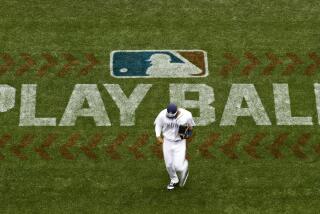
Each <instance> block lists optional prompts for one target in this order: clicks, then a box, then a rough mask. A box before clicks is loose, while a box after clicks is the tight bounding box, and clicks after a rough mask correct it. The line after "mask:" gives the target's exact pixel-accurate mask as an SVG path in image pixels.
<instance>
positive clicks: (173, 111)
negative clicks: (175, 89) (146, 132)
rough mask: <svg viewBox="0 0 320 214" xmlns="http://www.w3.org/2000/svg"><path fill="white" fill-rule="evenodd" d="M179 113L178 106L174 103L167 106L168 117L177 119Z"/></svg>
mask: <svg viewBox="0 0 320 214" xmlns="http://www.w3.org/2000/svg"><path fill="white" fill-rule="evenodd" d="M177 111H178V107H177V105H176V104H174V103H170V104H169V105H168V106H167V117H169V118H173V117H175V116H176V115H177Z"/></svg>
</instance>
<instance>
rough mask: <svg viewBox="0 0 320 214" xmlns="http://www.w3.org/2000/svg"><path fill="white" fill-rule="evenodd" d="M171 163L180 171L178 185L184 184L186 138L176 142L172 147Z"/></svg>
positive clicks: (186, 170) (187, 172) (186, 168)
mask: <svg viewBox="0 0 320 214" xmlns="http://www.w3.org/2000/svg"><path fill="white" fill-rule="evenodd" d="M173 164H174V168H175V170H176V171H178V172H179V173H180V179H179V180H180V186H184V184H185V182H186V180H187V178H188V175H189V170H188V165H189V163H188V160H186V140H182V141H181V142H178V143H177V144H176V146H175V149H174V158H173Z"/></svg>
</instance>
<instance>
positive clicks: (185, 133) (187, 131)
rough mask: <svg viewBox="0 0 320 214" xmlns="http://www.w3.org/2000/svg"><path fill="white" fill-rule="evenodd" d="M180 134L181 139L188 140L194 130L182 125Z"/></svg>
mask: <svg viewBox="0 0 320 214" xmlns="http://www.w3.org/2000/svg"><path fill="white" fill-rule="evenodd" d="M178 134H179V136H180V138H181V139H188V138H190V137H191V136H192V129H191V127H190V126H188V125H180V126H179V131H178Z"/></svg>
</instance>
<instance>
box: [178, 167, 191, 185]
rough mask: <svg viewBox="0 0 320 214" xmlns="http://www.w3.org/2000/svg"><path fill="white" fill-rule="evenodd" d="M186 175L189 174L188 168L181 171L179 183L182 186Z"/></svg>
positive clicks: (186, 177)
mask: <svg viewBox="0 0 320 214" xmlns="http://www.w3.org/2000/svg"><path fill="white" fill-rule="evenodd" d="M188 176H189V170H188V169H187V170H186V171H184V172H182V173H181V179H180V183H179V185H180V187H183V186H184V185H185V184H186V181H187V179H188Z"/></svg>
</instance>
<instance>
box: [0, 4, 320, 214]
mask: <svg viewBox="0 0 320 214" xmlns="http://www.w3.org/2000/svg"><path fill="white" fill-rule="evenodd" d="M0 5H1V6H0V15H1V16H0V41H1V42H0V44H1V45H0V48H1V50H0V51H1V52H2V53H9V54H10V55H11V56H12V57H13V59H14V61H15V66H14V67H13V68H11V69H10V71H8V72H7V73H5V74H3V75H2V76H1V77H0V83H1V84H9V85H11V86H14V87H16V88H17V98H16V106H15V108H14V109H12V110H10V111H9V112H6V113H1V114H0V124H1V133H0V134H1V135H3V134H5V133H10V134H11V135H12V139H11V140H10V141H9V142H8V143H7V144H5V145H3V146H2V148H1V149H0V152H1V153H2V154H3V156H4V157H5V158H4V159H3V160H0V180H1V181H0V213H200V212H202V213H235V214H239V213H290V214H291V213H319V208H320V205H319V196H320V179H319V178H320V170H319V168H320V163H319V161H318V159H317V156H318V155H317V153H316V152H315V150H314V149H313V147H314V146H315V145H316V144H317V143H318V142H319V139H320V137H319V136H318V134H319V125H317V114H316V106H315V101H314V93H313V90H314V89H313V83H315V82H317V80H318V78H319V71H320V70H319V68H318V69H317V71H316V74H315V75H313V76H311V77H310V76H305V75H303V71H304V69H305V68H306V67H307V66H308V65H309V64H311V63H312V62H313V61H312V60H311V59H309V58H308V55H307V54H308V53H309V52H317V53H318V55H319V54H320V47H319V44H320V43H319V42H320V40H319V38H320V37H319V36H320V16H319V12H320V3H319V1H316V0H310V1H302V0H295V1H284V0H268V1H262V0H259V1H253V0H251V1H240V0H237V1H231V0H219V1H218V0H214V1H206V0H198V1H191V0H190V1H187V0H179V1H175V0H174V1H150V0H149V1H122V0H121V1H105V0H94V1H84V0H79V1H63V0H55V1H47V0H41V1H40V0H30V1H21V0H1V2H0ZM121 49H202V50H205V51H207V53H208V59H209V64H208V65H209V71H210V75H209V76H208V77H207V78H199V79H150V80H149V79H148V80H146V79H132V80H131V79H127V80H123V79H115V78H113V77H111V76H110V75H109V53H110V52H111V51H112V50H121ZM247 51H250V52H252V53H254V54H255V55H256V56H257V57H258V58H259V59H260V60H261V64H260V65H258V66H257V68H255V69H254V71H253V72H252V74H250V76H249V77H247V76H241V75H240V72H241V70H242V69H243V67H244V66H245V65H246V64H248V60H247V59H246V58H244V56H243V55H244V54H245V52H247ZM226 52H231V53H232V54H233V55H234V56H236V57H238V58H239V59H240V65H238V66H237V67H236V68H235V69H234V70H233V71H232V72H231V74H229V75H228V77H222V76H220V75H219V72H220V70H221V68H222V67H223V66H224V65H225V64H227V63H228V61H227V60H226V59H225V58H224V57H223V54H224V53H226ZM266 52H272V53H274V54H275V55H277V56H279V57H281V59H282V60H283V64H282V65H278V66H277V67H276V68H275V70H274V71H272V75H271V76H262V75H260V73H261V71H262V70H263V69H264V67H265V66H266V65H268V63H269V61H268V60H267V58H266V56H265V53H266ZM287 52H294V53H296V54H297V55H298V56H299V57H300V58H301V60H302V61H303V62H304V64H302V65H298V67H297V68H296V70H295V71H294V73H293V74H292V75H289V76H282V75H281V72H282V71H283V70H284V69H285V67H286V66H287V65H288V63H290V60H289V59H288V58H286V53H287ZM20 53H29V54H31V55H32V57H33V58H34V59H35V61H36V62H37V65H35V66H33V67H32V69H31V70H30V71H28V72H26V73H25V74H24V75H22V76H20V77H16V76H15V71H16V70H17V69H18V68H19V67H20V65H21V64H23V63H24V61H23V60H22V58H21V57H20V55H19V54H20ZM42 53H50V54H52V55H53V56H54V57H55V58H56V59H57V60H58V62H59V63H58V65H57V66H56V67H54V68H51V69H49V73H48V74H46V75H44V76H43V77H42V78H40V77H38V76H37V75H35V73H36V71H37V70H38V69H39V68H40V66H41V65H43V64H45V63H46V61H45V60H44V59H43V58H42V57H41V54H42ZM63 53H71V54H73V55H74V56H75V57H76V58H78V59H79V60H80V61H81V63H80V64H81V65H78V66H75V67H74V68H72V71H71V72H70V73H68V74H67V75H66V76H65V77H64V78H61V77H57V76H56V73H57V71H59V70H60V69H61V68H62V67H63V64H64V63H65V60H64V58H63V55H62V54H63ZM85 53H93V54H94V55H95V56H96V57H97V59H98V60H99V61H100V62H101V63H100V64H99V65H97V66H96V67H95V68H94V69H93V70H91V71H90V72H89V74H88V75H86V76H79V75H78V74H77V72H78V71H79V70H80V67H83V66H84V65H86V63H87V61H86V60H85V58H84V56H85ZM27 83H30V84H31V83H35V84H37V85H38V93H37V101H38V103H37V116H38V117H57V120H58V121H59V120H60V118H61V116H62V114H63V112H64V109H65V107H66V105H67V102H68V99H69V97H70V94H71V92H72V89H73V87H74V85H75V84H77V83H91V84H98V87H99V90H100V92H101V95H102V97H103V100H104V103H105V105H106V108H107V112H108V115H109V117H110V120H111V122H112V126H111V127H96V126H95V124H94V122H93V120H92V118H79V119H78V120H77V124H76V126H74V127H19V126H18V123H19V105H20V89H21V84H27ZM103 83H114V84H120V85H121V87H122V88H123V90H124V91H125V92H126V93H127V94H130V93H131V91H132V89H133V88H134V87H135V86H136V85H137V84H138V83H150V84H153V87H152V89H151V90H150V91H149V93H148V94H147V96H146V97H145V99H144V100H143V102H142V104H141V105H140V106H139V108H138V110H137V112H136V125H135V126H133V127H121V126H120V125H119V111H118V109H117V107H116V105H115V103H114V102H113V101H112V99H111V98H110V95H109V94H108V93H107V92H106V91H105V90H104V89H103V86H102V84H103ZM169 83H205V84H208V85H209V86H211V87H213V88H214V91H215V102H214V104H213V105H214V107H215V108H216V116H217V118H216V120H217V121H216V122H215V123H214V124H212V125H210V126H206V127H197V128H196V130H195V131H196V137H195V139H193V141H192V143H191V144H190V146H189V155H190V176H189V179H188V181H187V184H186V186H185V188H183V189H177V190H176V191H173V192H168V191H167V190H166V189H165V186H166V184H167V182H168V177H167V173H166V171H165V167H164V163H163V161H162V160H159V159H158V158H157V157H156V156H155V155H154V153H153V152H152V150H151V146H152V144H154V142H155V140H154V138H153V135H154V133H153V120H154V118H155V116H156V115H157V113H158V112H159V111H160V110H161V109H163V108H164V107H165V106H166V104H167V103H168V101H169V89H168V88H169ZM232 83H253V84H255V86H256V89H257V91H258V93H259V95H260V96H261V100H262V102H263V104H264V106H265V108H266V110H267V112H268V115H269V117H270V119H271V122H272V124H273V125H272V126H264V127H258V126H256V125H255V123H254V122H253V120H252V118H241V119H239V120H238V122H237V125H236V126H231V127H220V126H219V122H220V119H221V115H222V112H223V109H224V105H225V103H226V100H227V97H228V93H229V89H230V87H231V84H232ZM272 83H288V84H289V87H290V96H291V99H292V100H291V102H292V112H293V114H294V115H296V116H304V115H310V116H312V117H313V122H314V123H315V124H316V125H313V126H297V127H289V126H277V125H275V123H276V119H275V114H274V102H273V92H272ZM195 114H196V113H195ZM195 116H196V115H195ZM75 132H76V133H79V134H80V135H81V137H80V139H79V140H78V141H77V142H76V144H75V146H73V147H72V148H71V149H70V150H71V152H72V154H74V155H75V159H74V160H66V159H65V158H63V157H62V155H61V154H60V152H59V148H60V147H61V145H63V144H64V143H66V142H67V140H68V137H69V136H70V135H71V134H72V133H75ZM124 132H126V133H128V138H127V139H126V140H125V141H124V143H123V144H122V145H120V146H119V147H118V148H117V150H118V152H119V153H120V155H121V157H122V159H120V160H113V159H111V158H110V156H109V155H108V154H107V153H106V146H108V145H111V144H112V142H113V141H114V139H115V138H116V137H117V135H118V134H120V133H124ZM212 132H217V133H220V134H221V136H220V138H219V140H218V141H217V142H216V143H215V144H214V146H213V147H210V148H209V151H210V152H211V153H212V155H214V158H212V159H206V158H204V157H203V156H201V154H200V152H199V149H198V148H199V145H200V144H202V143H203V142H204V141H205V139H206V138H207V137H208V136H209V135H210V134H211V133H212ZM257 132H264V133H266V134H267V136H266V138H264V139H263V140H262V141H261V143H260V145H259V146H258V147H257V148H258V149H257V151H258V154H259V155H260V156H261V158H260V159H253V158H252V157H250V156H249V155H248V154H247V153H246V152H245V150H244V149H243V146H244V145H247V144H248V143H249V142H250V140H251V139H252V138H253V137H254V135H255V134H256V133H257ZM284 132H287V133H289V134H290V135H289V137H288V139H287V140H286V141H285V144H284V145H283V146H282V147H281V152H282V153H283V157H282V158H280V159H276V158H275V157H274V156H273V155H272V154H271V153H270V150H268V146H270V145H271V144H272V143H273V141H274V139H275V138H276V137H277V136H278V134H280V133H284ZM305 132H308V133H311V139H310V141H309V142H308V143H307V145H306V146H305V147H304V148H303V151H304V152H305V153H306V154H307V159H304V160H301V159H299V158H297V157H296V156H295V155H294V154H293V153H292V151H291V149H290V148H291V146H292V145H293V144H294V143H296V141H297V138H298V137H299V136H300V135H301V134H302V133H305ZM28 133H32V134H34V135H35V139H34V141H33V142H32V143H31V144H30V145H28V146H27V147H25V148H23V149H22V150H21V151H22V152H23V153H24V154H25V155H26V156H27V157H28V159H27V160H20V159H19V158H18V157H16V156H15V155H13V153H12V146H13V145H18V144H19V141H20V139H21V138H22V137H23V136H24V135H25V134H28ZM48 133H56V134H57V135H58V138H57V140H56V141H55V142H54V143H53V145H52V146H51V147H50V148H49V149H47V151H48V153H49V155H50V156H51V157H52V160H43V159H42V158H41V157H40V156H39V155H38V154H37V153H35V152H34V150H33V148H34V147H36V146H39V145H40V144H41V143H42V142H43V140H44V139H45V137H46V136H47V134H48ZM95 133H102V134H103V140H102V142H100V143H99V144H98V146H97V148H95V149H93V151H94V152H95V153H96V154H97V157H98V158H97V159H96V160H91V159H89V158H88V157H87V156H85V155H84V153H83V152H82V151H81V150H80V146H83V145H86V144H87V143H88V139H90V138H91V137H92V135H93V134H95ZM143 133H148V134H149V135H150V138H149V140H148V142H147V143H146V145H144V146H143V147H142V148H141V151H142V152H143V153H144V155H145V158H144V159H142V160H136V159H135V158H134V156H133V155H132V154H131V153H130V152H129V150H128V149H127V146H129V145H133V144H134V143H136V140H137V138H139V136H140V135H141V134H143ZM232 133H240V134H241V140H240V142H239V143H238V144H237V145H236V151H235V152H236V154H237V155H238V159H236V160H232V159H229V158H228V157H227V156H226V155H224V154H223V153H222V152H221V149H219V146H221V145H223V144H225V142H226V141H227V140H228V138H229V137H230V136H231V134H232Z"/></svg>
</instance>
